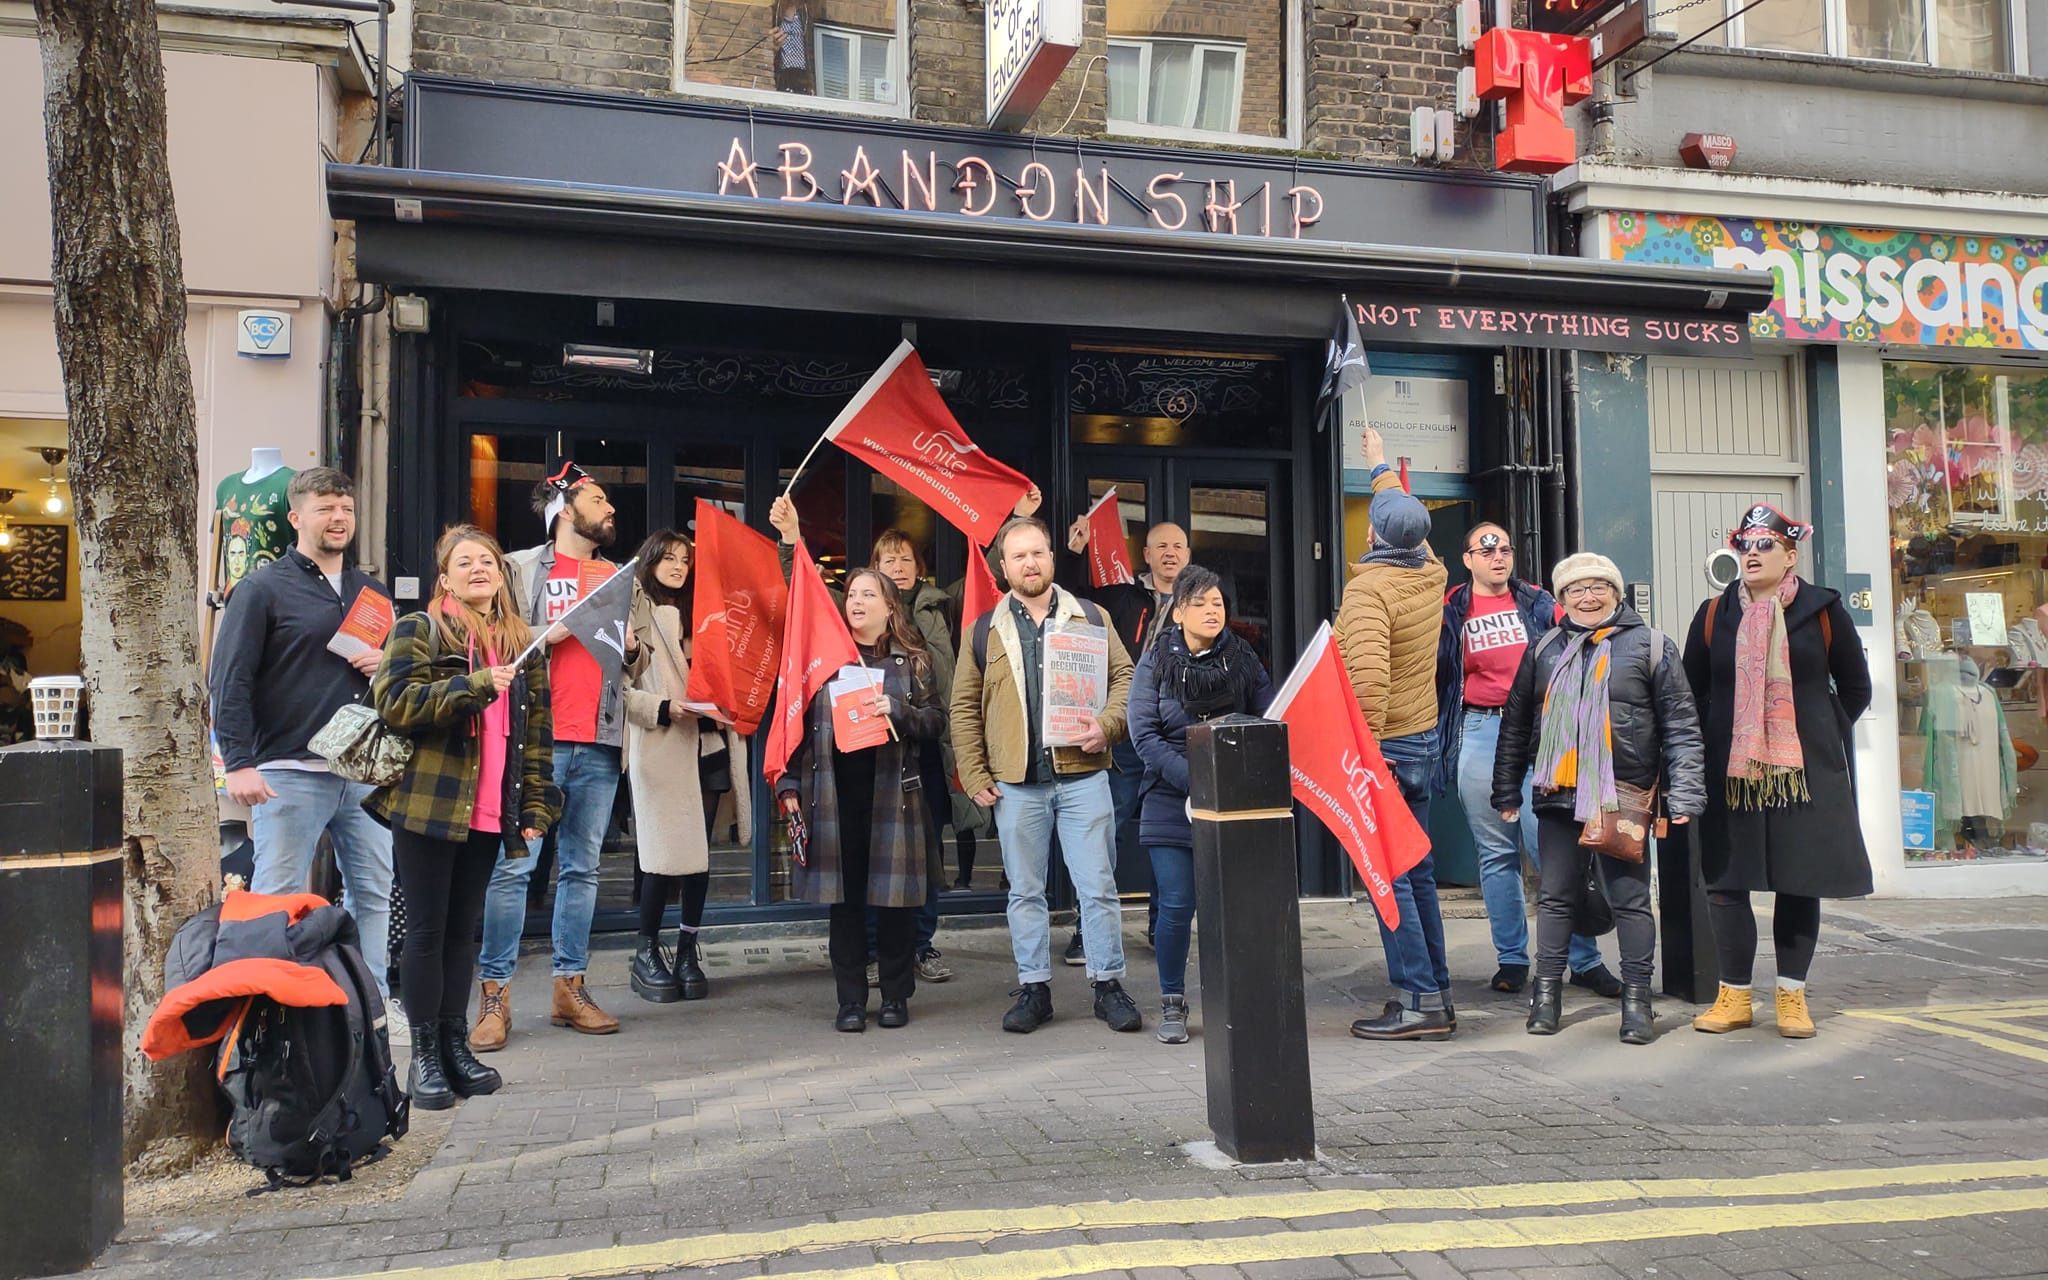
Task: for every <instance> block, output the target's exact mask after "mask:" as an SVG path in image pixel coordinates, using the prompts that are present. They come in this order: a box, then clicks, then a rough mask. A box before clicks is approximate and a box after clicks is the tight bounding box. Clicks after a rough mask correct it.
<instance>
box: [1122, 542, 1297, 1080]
mask: <svg viewBox="0 0 2048 1280" xmlns="http://www.w3.org/2000/svg"><path fill="white" fill-rule="evenodd" d="M1168 607H1169V609H1170V610H1171V612H1170V613H1169V615H1168V618H1167V625H1165V626H1163V627H1161V628H1160V629H1159V635H1158V637H1157V638H1156V639H1155V640H1154V641H1153V643H1152V645H1151V647H1150V648H1148V649H1146V651H1145V653H1144V656H1142V657H1141V658H1139V660H1138V667H1137V670H1136V671H1134V672H1133V673H1132V675H1131V704H1130V706H1131V715H1130V723H1131V744H1132V745H1133V746H1135V747H1136V748H1137V749H1138V756H1139V758H1140V759H1142V760H1143V761H1144V762H1145V788H1144V793H1143V804H1142V807H1141V808H1140V809H1139V811H1138V838H1139V839H1140V840H1141V841H1143V842H1144V844H1145V847H1146V849H1147V851H1148V852H1149V853H1150V854H1151V856H1152V892H1153V894H1154V895H1155V896H1156V897H1157V899H1158V902H1159V926H1158V929H1157V931H1156V936H1155V949H1154V953H1153V954H1154V956H1155V957H1156V959H1157V961H1158V964H1159V993H1160V1005H1161V1007H1160V1011H1159V1039H1160V1040H1161V1042H1163V1043H1165V1044H1185V1043H1187V1038H1188V997H1187V976H1188V939H1189V937H1190V935H1191V932H1192V928H1193V925H1194V922H1195V849H1194V846H1195V841H1194V831H1193V828H1192V826H1191V825H1190V824H1189V822H1188V812H1187V801H1188V727H1189V726H1190V725H1193V724H1196V723H1199V722H1200V721H1203V720H1208V719H1212V718H1214V717H1216V716H1222V715H1229V714H1230V713H1232V712H1244V713H1246V714H1250V715H1256V714H1258V713H1259V712H1262V711H1264V710H1265V709H1266V706H1267V704H1268V703H1270V702H1272V701H1273V682H1272V680H1270V679H1269V678H1268V677H1267V675H1266V668H1265V667H1264V665H1263V664H1261V663H1260V662H1259V656H1258V655H1257V654H1256V653H1254V652H1252V647H1251V646H1250V645H1249V644H1246V643H1245V642H1244V640H1243V639H1242V638H1241V637H1239V636H1238V635H1237V634H1236V633H1235V632H1233V631H1231V630H1230V629H1229V628H1228V626H1227V625H1226V624H1227V623H1228V621H1229V606H1228V605H1226V604H1225V603H1224V599H1223V580H1222V579H1220V578H1218V577H1217V576H1216V575H1215V573H1213V572H1212V571H1210V570H1208V569H1204V568H1202V567H1201V566H1200V565H1194V564H1191V565H1189V566H1188V567H1187V568H1185V569H1182V570H1181V571H1180V576H1179V577H1178V578H1176V579H1174V583H1173V599H1172V603H1171V604H1170V605H1169V606H1168Z"/></svg>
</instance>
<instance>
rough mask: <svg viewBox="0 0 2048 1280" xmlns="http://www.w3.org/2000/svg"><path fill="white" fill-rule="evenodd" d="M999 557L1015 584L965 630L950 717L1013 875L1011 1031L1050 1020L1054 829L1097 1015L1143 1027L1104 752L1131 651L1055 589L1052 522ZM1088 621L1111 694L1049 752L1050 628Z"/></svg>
mask: <svg viewBox="0 0 2048 1280" xmlns="http://www.w3.org/2000/svg"><path fill="white" fill-rule="evenodd" d="M995 551H996V554H997V555H998V556H999V557H1000V558H1001V561H1002V566H1003V576H1004V577H1005V578H1006V579H1007V580H1008V581H1009V584H1010V590H1009V592H1008V593H1007V594H1005V595H1004V596H1003V597H1002V598H1001V599H999V600H998V601H996V606H995V608H994V609H993V610H992V611H990V613H989V615H988V617H987V618H986V619H983V620H980V621H978V622H973V623H969V622H966V621H965V620H963V622H962V627H963V630H964V631H965V634H963V635H962V636H961V643H960V660H959V666H958V667H957V668H955V670H954V674H953V707H952V713H953V714H952V723H953V756H954V760H955V761H956V762H957V763H958V766H959V770H960V789H961V790H962V791H963V792H965V793H966V794H967V795H968V796H969V797H970V798H971V799H972V800H973V801H974V802H975V803H976V804H978V805H980V806H981V807H982V808H984V809H994V810H995V815H996V833H997V835H998V836H999V837H1000V838H1001V840H1002V851H1003V870H1004V872H1005V873H1006V874H1007V875H1008V876H1009V878H1010V902H1009V920H1010V947H1011V950H1012V951H1013V952H1014V953H1015V956H1016V960H1017V982H1018V985H1019V988H1020V989H1019V990H1018V992H1017V1003H1016V1004H1015V1006H1013V1007H1012V1008H1011V1009H1010V1011H1009V1012H1008V1013H1006V1014H1004V1015H1003V1030H1005V1031H1015V1032H1020V1033H1021V1032H1029V1031H1035V1030H1037V1029H1038V1027H1039V1026H1040V1025H1041V1024H1043V1023H1044V1022H1046V1021H1047V1020H1048V1019H1050V1018H1051V1017H1052V985H1051V984H1052V931H1051V924H1050V921H1049V920H1048V919H1047V917H1046V907H1045V880H1046V874H1047V872H1048V871H1049V870H1050V869H1051V859H1052V848H1051V846H1052V835H1053V831H1054V830H1055V828H1057V830H1058V831H1059V838H1060V853H1061V855H1062V856H1063V857H1064V858H1065V859H1066V864H1067V874H1068V876H1069V877H1070V878H1071V879H1072V880H1073V882H1074V893H1075V895H1076V896H1077V897H1078V898H1079V899H1080V900H1081V933H1082V938H1083V940H1084V945H1085V947H1086V950H1087V956H1088V977H1089V979H1090V981H1092V982H1093V984H1094V987H1095V1016H1096V1017H1098V1018H1100V1019H1102V1020H1103V1021H1104V1022H1107V1023H1108V1024H1109V1025H1110V1029H1111V1030H1114V1031H1136V1030H1138V1028H1140V1027H1141V1026H1143V1025H1144V1019H1143V1018H1142V1017H1141V1016H1140V1015H1139V1013H1138V1006H1137V1005H1136V1004H1135V1003H1133V1002H1132V1000H1131V998H1130V996H1128V995H1126V994H1125V993H1124V988H1123V974H1124V946H1123V911H1122V908H1121V907H1120V906H1119V905H1118V902H1117V893H1116V847H1115V839H1114V834H1113V832H1112V830H1111V813H1112V804H1111V800H1110V790H1109V775H1108V772H1107V771H1108V769H1109V767H1110V754H1109V748H1110V744H1111V743H1114V742H1116V741H1117V740H1119V739H1121V738H1122V737H1123V736H1124V708H1125V702H1126V700H1127V699H1128V697H1129V694H1130V687H1131V658H1130V654H1129V653H1127V652H1126V651H1125V649H1124V646H1123V642H1122V641H1121V640H1119V639H1118V638H1117V634H1116V631H1115V629H1114V628H1112V627H1110V626H1109V625H1108V617H1107V615H1106V614H1104V613H1103V611H1102V609H1101V608H1100V607H1098V606H1096V605H1094V604H1090V603H1087V602H1085V601H1082V600H1079V599H1076V598H1075V597H1074V596H1073V595H1071V594H1069V593H1068V592H1066V591H1063V590H1061V589H1060V588H1059V587H1056V586H1054V585H1053V559H1052V534H1051V532H1050V531H1049V530H1048V529H1047V528H1046V526H1045V525H1044V523H1042V522H1041V521H1039V520H1036V519H1032V518H1030V517H1024V518H1020V519H1016V520H1012V521H1011V522H1010V523H1009V524H1007V525H1005V526H1003V529H1002V531H1001V532H1000V533H998V534H997V535H996V544H995ZM1083 623H1085V624H1088V625H1092V626H1096V627H1101V628H1102V629H1103V631H1104V633H1105V635H1106V638H1107V640H1108V644H1109V693H1108V698H1107V700H1106V701H1105V703H1104V705H1103V707H1102V710H1101V711H1100V712H1098V713H1096V715H1095V716H1094V717H1093V718H1092V722H1091V723H1090V724H1089V725H1088V727H1087V729H1086V732H1085V733H1084V734H1083V735H1082V736H1081V739H1080V741H1078V742H1076V743H1075V744H1074V745H1072V746H1055V745H1051V744H1048V743H1047V742H1046V741H1045V734H1044V732H1043V726H1044V716H1045V698H1044V691H1043V687H1042V686H1043V683H1044V655H1045V638H1046V632H1047V629H1048V627H1049V626H1059V625H1073V624H1083Z"/></svg>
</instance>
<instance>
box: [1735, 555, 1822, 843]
mask: <svg viewBox="0 0 2048 1280" xmlns="http://www.w3.org/2000/svg"><path fill="white" fill-rule="evenodd" d="M1798 592H1799V579H1798V578H1797V577H1796V576H1795V575H1793V574H1789V573H1788V574H1786V575H1785V580H1784V581H1783V582H1780V583H1779V584H1778V589H1777V590H1776V591H1774V592H1772V593H1771V594H1770V595H1768V596H1766V597H1764V598H1763V599H1762V600H1752V599H1750V596H1749V588H1748V587H1744V588H1743V589H1742V622H1741V625H1740V626H1739V627H1738V629H1737V630H1736V632H1735V721H1734V725H1733V732H1732V733H1731V734H1730V736H1729V741H1728V793H1727V795H1728V807H1729V808H1731V809H1765V808H1772V809H1776V808H1783V807H1784V806H1786V805H1789V804H1793V803H1795V802H1797V803H1804V802H1805V801H1806V799H1807V794H1808V793H1807V789H1806V754H1805V752H1804V751H1802V750H1801V749H1800V746H1799V719H1798V716H1797V715H1796V714H1795V712H1794V709H1793V702H1792V649H1791V645H1790V643H1789V642H1788V641H1787V639H1786V636H1785V606H1786V605H1788V604H1791V603H1792V597H1793V596H1795V595H1797V594H1798Z"/></svg>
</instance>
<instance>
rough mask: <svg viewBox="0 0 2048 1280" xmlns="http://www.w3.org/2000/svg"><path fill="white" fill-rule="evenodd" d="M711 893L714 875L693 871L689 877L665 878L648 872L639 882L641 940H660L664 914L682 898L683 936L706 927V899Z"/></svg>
mask: <svg viewBox="0 0 2048 1280" xmlns="http://www.w3.org/2000/svg"><path fill="white" fill-rule="evenodd" d="M710 893H711V873H710V872H709V871H693V872H691V873H690V874H689V875H686V876H664V875H656V874H655V873H653V872H651V871H650V872H648V873H647V874H646V875H645V876H643V877H641V880H640V936H641V937H643V938H653V937H657V936H659V935H660V933H661V914H662V912H664V911H666V910H667V909H668V904H669V899H671V898H677V897H679V898H681V900H682V905H683V932H684V933H695V932H697V928H698V926H699V925H701V924H703V923H704V899H705V898H706V897H708V896H710Z"/></svg>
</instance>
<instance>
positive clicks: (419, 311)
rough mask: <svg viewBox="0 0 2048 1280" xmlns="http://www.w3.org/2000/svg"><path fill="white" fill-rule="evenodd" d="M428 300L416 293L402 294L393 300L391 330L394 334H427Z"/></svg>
mask: <svg viewBox="0 0 2048 1280" xmlns="http://www.w3.org/2000/svg"><path fill="white" fill-rule="evenodd" d="M427 324H428V308H427V300H426V299H425V298H422V297H420V296H419V295H418V294H416V293H401V294H398V295H396V296H394V297H393V298H392V299H391V329H392V331H393V332H394V333H425V332H426V331H427Z"/></svg>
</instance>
